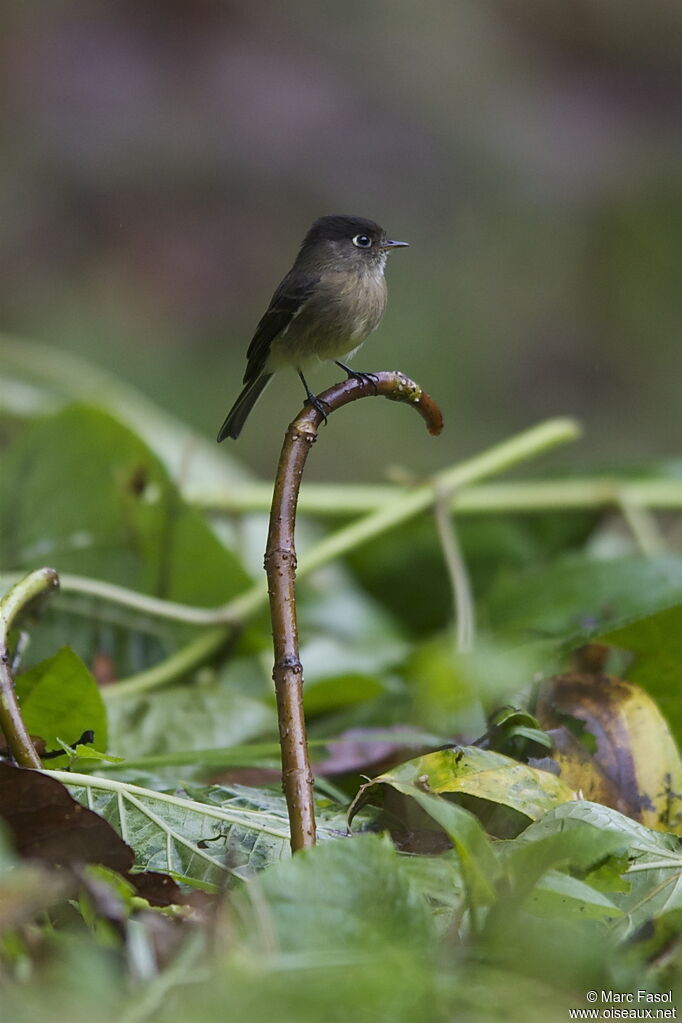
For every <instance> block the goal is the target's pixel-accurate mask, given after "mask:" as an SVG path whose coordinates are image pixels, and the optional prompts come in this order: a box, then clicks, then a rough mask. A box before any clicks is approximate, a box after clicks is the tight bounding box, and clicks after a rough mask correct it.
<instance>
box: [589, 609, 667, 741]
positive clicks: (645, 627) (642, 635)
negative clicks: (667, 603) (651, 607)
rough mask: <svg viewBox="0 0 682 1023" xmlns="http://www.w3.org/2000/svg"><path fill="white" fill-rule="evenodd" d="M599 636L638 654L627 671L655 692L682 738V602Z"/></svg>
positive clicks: (635, 680)
mask: <svg viewBox="0 0 682 1023" xmlns="http://www.w3.org/2000/svg"><path fill="white" fill-rule="evenodd" d="M598 638H599V640H600V641H601V642H603V643H608V644H609V645H611V646H617V647H622V648H623V649H624V650H629V651H630V652H631V653H633V654H634V655H635V661H634V664H632V665H630V667H629V668H628V671H627V678H628V681H629V682H635V683H636V684H637V685H640V686H641V687H642V688H643V689H646V691H647V692H648V693H650V694H651V696H653V697H654V698H655V700H656V702H657V703H658V705H659V707H660V708H661V710H662V712H663V714H664V715H665V717H666V718H667V720H668V722H669V723H670V726H671V728H672V730H673V732H674V733H675V736H676V738H677V740H678V742H681V741H682V702H681V701H680V687H681V686H682V604H676V605H674V606H673V607H669V608H666V609H665V610H664V611H658V612H657V613H655V614H652V615H648V616H647V617H645V618H640V619H639V620H638V621H636V622H633V623H632V624H631V625H625V626H623V627H622V628H619V629H610V630H608V631H607V632H603V633H601V634H600V635H599V637H598Z"/></svg>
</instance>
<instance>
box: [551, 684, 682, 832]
mask: <svg viewBox="0 0 682 1023" xmlns="http://www.w3.org/2000/svg"><path fill="white" fill-rule="evenodd" d="M536 714H537V717H538V720H539V721H540V723H541V724H542V726H543V727H544V728H546V729H549V730H551V732H552V738H553V739H554V743H555V750H554V753H553V757H554V760H555V761H556V762H557V764H558V765H559V769H560V775H561V778H562V779H563V781H564V782H566V784H567V785H570V786H571V788H573V789H575V790H576V791H579V792H580V793H581V795H582V796H583V797H584V798H585V799H588V800H591V801H593V802H597V803H603V804H604V805H605V806H611V807H613V808H614V809H616V810H619V811H620V812H621V813H623V814H626V815H627V816H628V817H632V818H633V819H634V820H637V821H641V822H642V824H645V825H646V826H647V827H650V828H655V829H658V830H661V831H675V832H676V833H677V834H682V762H681V761H680V757H679V754H678V752H677V748H676V746H675V743H674V741H673V738H672V736H671V734H670V730H669V728H668V725H667V722H666V720H665V718H664V717H663V715H662V714H661V712H660V710H659V709H658V707H657V705H656V703H655V702H654V701H653V700H652V699H651V697H650V696H649V695H648V693H646V692H644V690H643V689H640V688H639V686H636V685H634V684H633V683H631V682H626V681H625V680H624V679H621V678H617V677H615V676H612V675H596V674H578V673H574V674H567V675H558V676H557V677H556V678H553V679H551V680H550V681H549V682H547V683H546V684H545V686H544V687H543V690H542V691H541V694H540V698H539V701H538V706H537V709H536Z"/></svg>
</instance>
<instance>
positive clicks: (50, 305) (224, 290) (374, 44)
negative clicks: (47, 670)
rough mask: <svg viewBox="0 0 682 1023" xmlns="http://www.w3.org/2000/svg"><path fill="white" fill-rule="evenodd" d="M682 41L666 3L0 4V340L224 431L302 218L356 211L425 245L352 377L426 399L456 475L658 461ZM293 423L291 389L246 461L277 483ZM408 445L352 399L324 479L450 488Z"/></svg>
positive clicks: (669, 336)
mask: <svg viewBox="0 0 682 1023" xmlns="http://www.w3.org/2000/svg"><path fill="white" fill-rule="evenodd" d="M681 22H682V12H681V10H680V7H679V5H677V4H670V3H667V2H665V0H653V2H652V3H648V4H646V5H643V4H641V3H637V2H636V0H606V2H601V0H600V2H596V0H578V2H575V3H571V4H570V5H569V6H566V5H562V4H557V3H554V4H552V3H550V4H548V3H546V2H543V0H512V2H510V3H504V4H495V3H491V2H487V0H464V2H458V3H450V2H448V0H430V2H427V3H425V4H419V5H418V6H416V5H415V4H413V3H410V2H409V0H390V2H389V0H375V2H373V3H371V4H366V3H362V2H360V0H348V2H345V3H343V4H341V3H336V4H335V3H332V4H316V3H311V2H306V0H303V2H298V3H296V4H282V3H278V2H274V0H263V2H260V3H258V4H249V3H244V2H239V0H197V2H195V3H192V4H188V3H183V2H182V0H169V2H167V3H163V4H157V5H155V4H149V3H143V4H139V3H133V2H129V0H121V2H117V3H115V4H107V3H94V4H93V3H91V2H89V0H55V2H53V3H50V4H44V3H40V2H35V0H27V2H25V3H21V4H17V3H8V4H3V5H2V9H1V10H0V58H1V59H0V87H1V92H0V141H1V143H2V149H3V153H4V156H3V161H2V168H1V169H0V267H1V272H0V322H1V323H2V324H3V327H4V328H5V329H9V330H12V331H14V332H16V333H18V334H20V335H25V336H31V337H34V338H36V339H42V340H45V341H47V342H48V343H49V344H51V345H52V344H53V345H56V346H63V347H64V348H67V349H72V350H75V351H79V352H81V353H87V355H88V356H90V357H91V358H92V359H94V361H96V362H99V363H100V364H102V365H106V366H109V367H111V368H114V369H115V370H117V371H119V372H120V373H122V374H123V375H124V376H126V377H127V378H129V379H130V380H132V381H135V382H136V383H138V384H139V385H140V386H141V387H142V389H143V390H145V391H146V392H147V393H149V394H150V395H152V396H155V397H157V398H159V399H160V400H161V402H162V403H163V404H165V405H166V406H167V407H169V408H172V409H174V410H176V411H177V412H179V413H180V415H181V416H182V417H184V418H185V419H187V420H188V421H190V422H192V423H194V424H195V425H197V426H198V427H200V428H201V429H202V430H204V431H205V432H206V433H207V435H209V436H212V435H214V433H215V430H216V428H217V426H218V425H219V423H220V422H221V420H222V417H223V414H224V412H225V410H226V408H227V406H228V405H229V404H230V402H231V401H232V399H233V396H234V394H235V392H236V390H237V388H238V382H239V380H240V378H241V374H242V372H243V360H244V352H245V348H246V345H247V343H248V340H249V338H250V336H251V331H252V330H253V327H254V325H255V322H256V321H257V319H258V317H259V316H260V314H261V312H262V310H263V307H264V305H265V303H266V301H267V299H268V297H269V295H270V294H271V292H272V289H273V288H274V286H275V284H276V283H277V282H278V280H279V279H280V277H281V275H282V273H283V272H284V270H285V269H286V268H287V266H288V265H289V262H290V260H291V258H292V255H293V253H294V252H295V249H296V246H297V244H298V242H299V240H300V238H301V236H302V234H303V233H304V231H305V229H306V228H307V226H308V223H309V222H310V221H311V220H312V219H313V218H314V217H316V216H318V215H320V214H323V213H329V212H355V213H358V214H362V215H367V216H371V217H373V218H375V219H377V220H379V221H380V222H381V223H382V224H385V226H386V227H387V228H388V229H389V230H390V231H391V232H392V233H393V234H394V235H395V236H397V237H400V238H403V237H404V238H406V239H408V240H409V241H410V242H411V245H412V248H411V249H410V250H409V251H408V252H405V253H400V254H399V255H397V256H395V257H394V258H393V259H392V261H391V267H390V286H391V301H390V303H389V310H388V313H387V316H386V319H385V322H384V324H383V326H382V328H381V330H380V332H379V334H378V335H375V337H374V338H373V339H372V341H371V345H370V346H369V347H368V348H367V349H366V350H365V351H364V352H363V353H362V355H361V356H360V359H359V361H358V363H357V364H358V366H360V367H366V368H369V369H371V368H384V367H385V368H394V367H399V368H401V369H403V370H404V371H405V372H407V373H408V374H410V375H411V376H413V377H414V378H415V379H417V380H419V381H420V382H421V383H422V384H423V385H424V386H425V387H427V388H428V389H430V390H431V391H432V392H435V393H436V394H437V397H438V400H439V401H440V402H441V404H442V406H443V408H444V411H445V415H446V422H447V425H448V430H447V433H446V435H445V438H444V440H443V444H446V445H448V448H449V456H447V457H456V456H458V455H462V454H463V453H465V452H466V451H468V450H470V449H472V448H473V447H475V446H478V445H480V444H481V443H484V442H488V441H492V440H493V439H497V438H498V437H499V436H501V435H504V434H506V433H508V432H509V431H511V430H513V429H516V428H519V427H521V426H524V425H526V424H527V423H528V422H530V421H533V420H535V419H536V418H539V417H542V416H545V415H549V414H556V413H557V412H563V411H570V412H571V413H573V414H577V415H579V416H580V417H581V418H582V419H584V421H585V422H586V423H587V425H588V427H589V434H590V445H589V451H583V453H582V454H581V456H580V457H581V460H582V461H583V463H584V461H585V460H586V459H587V458H588V457H591V458H593V459H595V460H599V459H601V458H603V457H605V456H614V455H616V456H624V457H627V458H628V459H630V458H632V457H633V456H637V455H644V454H647V453H649V454H650V453H651V452H652V451H656V452H657V453H658V454H659V455H664V454H669V453H671V444H670V440H669V434H670V423H671V421H672V419H673V417H674V416H675V415H676V414H677V413H678V412H679V388H678V384H677V381H678V380H679V377H680V373H681V372H682V349H681V348H680V345H679V343H676V341H677V338H678V331H679V327H680V305H679V265H680V256H681V255H682V252H681V247H682V242H681V240H680V232H679V230H678V227H677V225H678V224H679V216H680V212H681V209H680V207H681V205H682V199H681V193H680V187H679V182H680V175H679V155H680V152H679V148H680V147H679V130H678V129H679V124H678V121H677V112H678V110H679V99H680V77H679V57H680V52H679V39H680V28H681V27H682V26H681V24H680V23H681ZM316 380H317V383H318V386H320V387H322V386H323V385H324V384H325V383H326V382H329V381H330V380H331V377H330V371H329V370H328V369H326V370H324V371H321V372H320V373H319V374H318V375H317V376H316ZM299 399H300V394H299V385H298V381H297V380H296V379H295V378H294V377H293V375H292V376H291V379H289V380H286V381H284V380H283V381H282V382H281V383H278V385H277V387H276V388H275V389H273V390H272V391H271V392H270V393H268V395H267V398H266V399H265V401H264V404H263V406H262V407H261V409H260V410H259V418H258V419H257V420H256V421H255V422H254V424H253V425H250V428H249V429H248V430H247V431H246V433H245V435H244V437H243V439H240V444H239V449H238V454H239V456H240V457H244V458H245V459H246V460H247V461H248V463H249V464H250V465H252V466H254V467H256V468H257V469H258V470H260V471H262V472H263V473H265V474H266V475H270V473H271V470H272V465H273V461H274V458H275V454H276V451H277V448H278V446H279V442H280V435H281V429H280V426H281V425H283V424H284V423H285V422H287V421H288V419H289V418H290V416H291V414H292V412H293V410H294V409H295V408H296V407H297V406H298V403H299ZM266 422H267V423H269V424H270V425H269V427H268V429H267V430H266V429H264V428H263V424H264V423H266ZM368 429H370V430H371V431H372V436H373V437H374V438H375V439H376V443H373V444H371V445H368V444H366V442H365V439H366V436H367V430H368ZM402 433H403V431H397V430H396V429H395V428H394V425H393V423H392V422H391V421H390V418H389V417H387V416H386V415H385V414H384V410H383V409H381V408H377V407H376V405H375V404H374V403H371V402H370V403H363V406H362V408H361V409H360V410H354V413H353V415H347V416H346V417H345V422H344V429H343V432H341V431H329V436H325V446H326V450H327V452H328V453H329V455H330V458H329V459H324V460H323V459H316V460H314V464H313V465H311V470H310V471H311V476H314V475H317V476H325V475H326V476H332V477H333V478H336V479H343V478H350V479H357V478H363V477H368V476H370V475H371V474H376V473H379V474H381V473H383V472H384V470H385V467H386V465H387V464H391V463H397V462H401V463H407V464H408V465H411V466H412V467H414V465H415V464H416V465H418V466H419V469H420V471H421V470H423V469H428V468H429V467H434V466H435V465H436V464H442V461H443V451H442V449H441V450H440V451H438V450H436V446H431V447H429V446H428V445H424V444H423V442H422V439H421V438H420V437H418V436H417V435H415V434H413V433H412V432H411V431H409V432H408V431H405V436H403V435H402ZM230 450H231V452H232V449H230ZM235 450H236V449H235Z"/></svg>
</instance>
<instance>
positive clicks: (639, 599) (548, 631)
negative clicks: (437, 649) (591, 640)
mask: <svg viewBox="0 0 682 1023" xmlns="http://www.w3.org/2000/svg"><path fill="white" fill-rule="evenodd" d="M681 600H682V558H680V557H675V556H672V555H668V556H665V557H663V556H661V557H656V558H645V557H637V556H632V557H626V558H618V559H614V560H595V559H592V558H587V557H577V556H572V557H567V558H561V559H559V560H557V561H554V562H552V563H551V564H550V565H546V566H543V567H541V568H533V569H531V570H529V571H527V572H523V573H520V574H518V575H513V576H507V577H505V578H504V579H501V580H500V581H499V582H498V584H497V585H496V586H494V587H493V588H492V590H491V592H490V593H489V595H488V598H487V600H486V602H485V611H486V614H487V616H488V618H489V622H490V625H491V627H492V628H493V629H494V630H495V631H496V632H497V631H499V632H501V633H502V634H503V635H504V636H507V637H509V638H510V639H511V638H513V639H515V640H517V641H519V642H521V641H523V640H530V639H540V638H552V639H555V640H557V641H560V642H562V643H564V644H565V645H568V646H570V645H576V644H578V643H580V642H582V641H583V640H584V639H586V638H588V637H591V636H594V635H596V634H599V633H604V632H606V631H607V629H610V628H614V627H619V626H621V625H624V624H625V623H626V622H630V621H633V620H635V619H637V618H642V617H644V616H645V615H649V614H652V613H653V612H654V611H659V610H661V609H662V608H665V607H669V606H670V605H671V604H674V603H678V602H680V601H681Z"/></svg>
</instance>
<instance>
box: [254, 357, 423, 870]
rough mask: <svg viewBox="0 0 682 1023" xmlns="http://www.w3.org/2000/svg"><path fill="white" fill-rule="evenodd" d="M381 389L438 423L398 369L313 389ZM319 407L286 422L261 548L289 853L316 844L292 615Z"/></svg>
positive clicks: (338, 398) (336, 393)
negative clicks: (299, 510)
mask: <svg viewBox="0 0 682 1023" xmlns="http://www.w3.org/2000/svg"><path fill="white" fill-rule="evenodd" d="M372 395H382V396H383V397H385V398H390V399H391V400H393V401H403V402H406V403H407V404H409V405H412V406H414V408H415V409H416V410H417V412H419V414H420V415H421V416H422V418H423V419H424V421H425V422H426V426H427V429H428V431H429V433H431V434H433V435H434V436H435V435H437V434H439V433H440V431H441V430H442V428H443V418H442V416H441V413H440V409H439V408H438V406H437V405H436V404H435V402H434V401H433V399H432V398H431V397H430V396H429V395H428V394H426V392H425V391H422V389H421V387H419V386H418V385H417V384H415V383H414V381H412V380H410V379H409V378H408V377H406V376H404V375H403V374H402V373H398V372H393V373H388V372H384V373H377V374H372V376H371V377H369V376H368V377H366V378H362V379H358V378H355V377H351V378H350V379H348V380H345V381H343V382H342V383H339V384H335V385H334V386H333V387H330V388H329V389H328V390H326V391H325V392H324V393H323V394H321V395H319V399H318V401H319V404H320V405H324V407H325V408H328V409H329V412H330V413H331V412H334V411H336V409H339V408H342V407H343V406H344V405H347V404H348V403H349V402H351V401H356V400H357V399H358V398H367V397H370V396H372ZM322 419H323V416H322V413H321V412H320V411H319V410H318V409H317V408H315V407H313V406H312V405H310V406H306V407H304V408H303V409H302V410H301V412H299V414H298V415H297V416H296V418H295V419H294V420H293V422H292V423H291V424H290V425H289V428H288V430H287V433H286V436H285V438H284V444H283V446H282V452H281V455H280V459H279V465H278V467H277V476H276V479H275V489H274V493H273V498H272V508H271V511H270V527H269V531H268V542H267V547H266V551H265V571H266V572H267V577H268V592H269V596H270V614H271V618H272V636H273V642H274V653H275V664H274V668H273V672H272V677H273V680H274V683H275V692H276V695H277V715H278V719H279V734H280V743H281V749H282V784H283V787H284V794H285V796H286V800H287V807H288V809H289V822H290V826H291V848H292V851H293V852H296V851H297V850H299V849H304V848H306V847H307V846H311V845H314V844H315V807H314V801H313V775H312V771H311V768H310V760H309V758H308V744H307V739H306V729H305V716H304V711H303V668H302V665H301V661H300V657H299V647H298V627H297V622H296V591H295V577H296V549H295V546H294V529H295V524H296V504H297V502H298V492H299V488H300V485H301V477H302V475H303V468H304V466H305V463H306V459H307V457H308V453H309V451H310V449H311V447H312V445H313V444H314V442H315V440H316V439H317V431H318V428H319V426H320V423H321V422H322Z"/></svg>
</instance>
